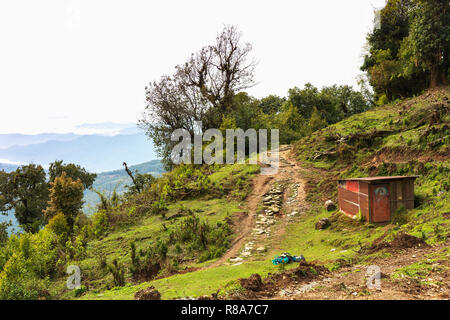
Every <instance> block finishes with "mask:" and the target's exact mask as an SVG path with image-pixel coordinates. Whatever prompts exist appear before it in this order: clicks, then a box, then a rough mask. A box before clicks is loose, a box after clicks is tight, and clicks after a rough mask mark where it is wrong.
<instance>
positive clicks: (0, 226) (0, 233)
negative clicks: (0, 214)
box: [0, 221, 11, 247]
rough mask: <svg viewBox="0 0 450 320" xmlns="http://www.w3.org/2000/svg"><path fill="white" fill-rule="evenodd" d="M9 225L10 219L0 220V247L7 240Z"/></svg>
mask: <svg viewBox="0 0 450 320" xmlns="http://www.w3.org/2000/svg"><path fill="white" fill-rule="evenodd" d="M10 226H11V221H8V222H0V247H1V246H3V245H4V244H5V243H6V241H8V228H9V227H10Z"/></svg>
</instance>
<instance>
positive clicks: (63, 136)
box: [0, 133, 80, 149]
mask: <svg viewBox="0 0 450 320" xmlns="http://www.w3.org/2000/svg"><path fill="white" fill-rule="evenodd" d="M78 137H80V135H78V134H74V133H41V134H21V133H8V134H0V149H5V148H9V147H12V146H26V145H30V144H38V143H44V142H47V141H51V140H54V141H71V140H74V139H76V138H78Z"/></svg>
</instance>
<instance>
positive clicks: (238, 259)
mask: <svg viewBox="0 0 450 320" xmlns="http://www.w3.org/2000/svg"><path fill="white" fill-rule="evenodd" d="M243 260H244V259H242V258H241V257H237V258H232V259H230V262H232V263H234V262H241V261H243Z"/></svg>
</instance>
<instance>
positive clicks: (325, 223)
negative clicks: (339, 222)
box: [315, 218, 331, 230]
mask: <svg viewBox="0 0 450 320" xmlns="http://www.w3.org/2000/svg"><path fill="white" fill-rule="evenodd" d="M330 224H331V223H330V220H329V219H328V218H323V219H320V220H319V221H317V223H316V226H315V228H316V230H322V229H326V228H327V227H328V226H329V225H330Z"/></svg>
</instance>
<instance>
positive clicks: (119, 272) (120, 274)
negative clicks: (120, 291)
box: [108, 259, 125, 287]
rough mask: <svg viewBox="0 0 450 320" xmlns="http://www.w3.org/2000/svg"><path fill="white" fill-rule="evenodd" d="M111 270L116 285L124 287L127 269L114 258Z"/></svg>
mask: <svg viewBox="0 0 450 320" xmlns="http://www.w3.org/2000/svg"><path fill="white" fill-rule="evenodd" d="M108 269H109V272H111V274H112V275H113V279H114V286H116V287H123V286H124V285H125V271H124V268H123V266H122V265H120V264H119V262H117V259H114V261H113V263H112V265H110V266H109V267H108Z"/></svg>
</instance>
